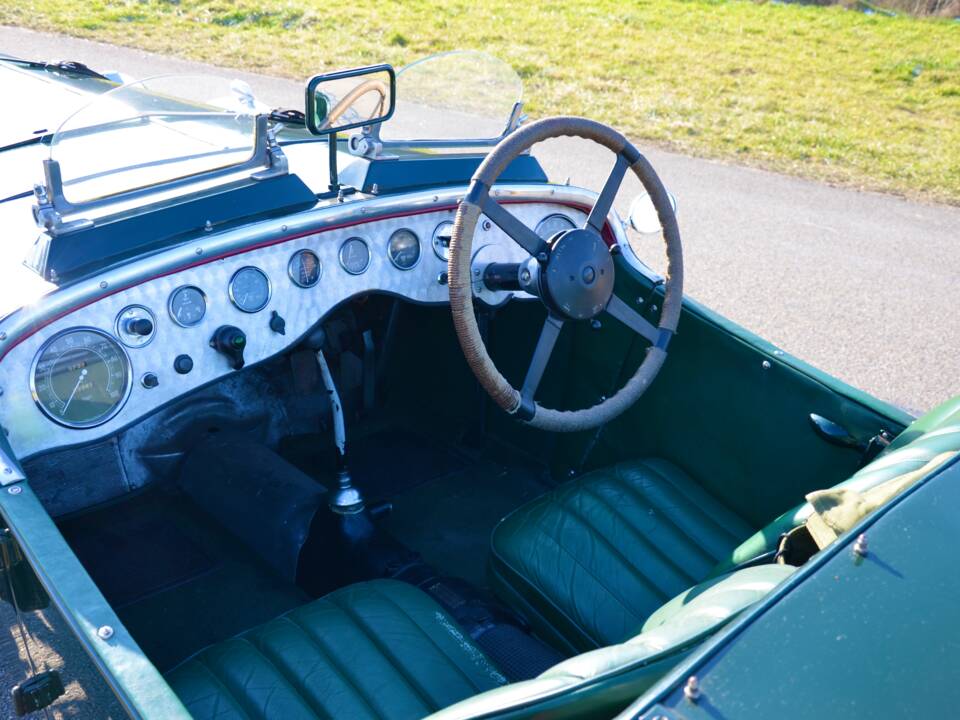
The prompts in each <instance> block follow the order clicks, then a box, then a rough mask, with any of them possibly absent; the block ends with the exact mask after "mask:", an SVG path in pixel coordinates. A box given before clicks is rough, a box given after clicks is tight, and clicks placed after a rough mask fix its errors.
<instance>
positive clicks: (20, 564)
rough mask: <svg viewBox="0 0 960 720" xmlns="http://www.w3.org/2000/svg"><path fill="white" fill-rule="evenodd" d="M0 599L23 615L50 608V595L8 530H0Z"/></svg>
mask: <svg viewBox="0 0 960 720" xmlns="http://www.w3.org/2000/svg"><path fill="white" fill-rule="evenodd" d="M0 600H3V601H4V602H7V603H9V604H11V605H13V606H14V607H15V608H16V609H17V610H18V611H22V612H30V611H33V610H43V609H44V608H46V607H48V606H49V605H50V596H49V595H47V591H46V590H44V589H43V585H41V584H40V580H39V579H37V575H36V573H35V572H33V568H32V567H30V563H28V562H27V559H26V558H25V557H24V556H23V552H21V550H20V546H19V545H17V541H16V540H14V539H13V535H12V534H11V533H10V530H9V529H8V528H4V529H3V530H0Z"/></svg>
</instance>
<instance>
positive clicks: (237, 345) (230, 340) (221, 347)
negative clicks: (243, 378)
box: [210, 325, 247, 370]
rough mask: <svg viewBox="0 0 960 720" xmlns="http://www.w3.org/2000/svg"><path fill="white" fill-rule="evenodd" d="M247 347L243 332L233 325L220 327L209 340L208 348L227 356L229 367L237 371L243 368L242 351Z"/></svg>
mask: <svg viewBox="0 0 960 720" xmlns="http://www.w3.org/2000/svg"><path fill="white" fill-rule="evenodd" d="M246 346H247V336H246V335H244V333H243V330H241V329H240V328H238V327H234V326H233V325H221V326H220V327H219V328H217V331H216V332H215V333H214V334H213V339H212V340H210V347H212V348H213V349H214V350H216V351H217V352H219V353H223V354H224V355H226V356H227V360H229V361H230V367H232V368H233V369H234V370H239V369H240V368H242V367H243V364H244V359H243V349H244V348H245V347H246Z"/></svg>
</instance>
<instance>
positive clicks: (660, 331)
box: [448, 117, 683, 432]
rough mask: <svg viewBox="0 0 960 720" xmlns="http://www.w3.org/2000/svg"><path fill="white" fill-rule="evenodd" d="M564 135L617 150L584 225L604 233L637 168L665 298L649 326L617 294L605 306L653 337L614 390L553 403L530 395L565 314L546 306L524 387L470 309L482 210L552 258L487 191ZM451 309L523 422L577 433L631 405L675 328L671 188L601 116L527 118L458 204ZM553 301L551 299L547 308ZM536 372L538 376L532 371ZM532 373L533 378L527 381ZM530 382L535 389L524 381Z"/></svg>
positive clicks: (679, 252) (488, 380)
mask: <svg viewBox="0 0 960 720" xmlns="http://www.w3.org/2000/svg"><path fill="white" fill-rule="evenodd" d="M562 136H572V137H580V138H584V139H588V140H592V141H594V142H596V143H598V144H600V145H603V146H604V147H606V148H607V149H609V150H610V151H611V152H613V153H614V154H615V155H616V157H617V160H616V163H615V165H614V169H613V171H612V173H611V174H610V176H609V177H608V179H607V181H606V183H605V184H604V187H603V190H602V191H601V192H600V195H599V196H598V198H597V202H596V204H595V205H594V208H593V209H592V210H591V212H590V213H589V215H588V218H587V222H586V225H585V226H584V228H583V230H591V229H592V230H593V232H595V233H597V234H598V235H599V234H601V233H602V231H603V227H604V225H605V223H606V221H607V217H608V215H609V213H610V210H611V208H612V206H613V201H614V198H615V196H616V192H617V190H618V189H619V187H620V184H621V183H622V181H623V177H624V175H625V173H626V170H627V169H630V170H632V171H633V172H634V174H635V175H636V176H637V178H638V179H639V180H640V182H641V183H642V184H643V187H644V188H645V189H646V191H647V193H648V194H649V195H650V198H651V200H652V202H653V206H654V208H655V209H656V211H657V215H658V216H659V218H660V225H661V227H662V229H663V239H664V244H665V246H666V256H667V270H666V277H665V282H664V301H663V307H662V309H661V313H660V320H659V324H658V325H657V326H655V327H654V326H653V325H652V324H650V323H649V322H647V321H646V320H645V319H644V318H642V317H641V316H640V314H639V313H637V312H636V311H634V310H633V309H632V308H630V307H629V306H628V304H627V303H626V302H624V301H622V300H620V299H619V298H617V296H616V295H611V296H610V299H609V303H608V305H607V306H606V308H605V309H604V310H605V312H608V313H610V314H612V315H613V316H614V317H616V318H617V319H618V320H620V321H621V322H623V323H625V324H626V325H628V326H629V327H631V328H632V329H634V330H635V331H637V332H639V333H640V334H642V335H644V337H646V338H647V339H648V340H650V342H651V346H650V348H649V349H648V351H647V355H646V357H645V358H644V360H643V362H642V363H641V364H640V366H639V367H638V368H637V371H636V372H635V373H634V375H633V377H631V378H630V379H629V380H628V381H627V382H626V384H625V385H624V386H623V387H622V388H620V390H618V391H617V393H616V394H615V395H613V396H612V397H609V398H607V399H605V400H603V401H602V402H600V403H598V404H596V405H594V406H592V407H588V408H582V409H579V410H555V409H551V408H546V407H543V406H542V405H540V404H538V403H537V402H536V401H535V400H534V399H533V394H534V393H535V392H536V386H537V385H538V384H539V380H540V377H542V374H543V371H544V369H545V368H546V362H547V360H548V359H549V355H550V351H551V350H552V348H553V345H554V343H555V342H556V339H557V336H558V335H559V329H560V327H561V326H562V324H563V322H565V320H564V319H563V318H558V317H557V316H556V315H555V314H554V313H553V312H548V316H547V321H546V323H545V324H544V327H543V329H542V331H541V334H540V339H539V340H538V342H537V348H536V349H535V350H534V358H533V361H532V362H531V367H530V369H529V370H528V373H527V378H526V380H525V381H524V392H521V391H519V390H517V389H516V388H514V387H513V386H512V385H511V384H510V383H509V382H507V380H506V378H504V377H503V375H502V374H501V373H500V371H499V370H498V369H497V367H496V365H495V364H494V363H493V360H492V359H491V358H490V355H489V354H488V353H487V349H486V347H485V345H484V343H483V339H482V337H481V335H480V329H479V327H478V325H477V320H476V317H475V315H474V306H473V278H472V273H471V270H472V268H471V261H472V254H473V253H472V250H473V237H474V232H475V231H476V228H477V222H478V220H479V218H480V215H481V214H483V215H485V216H486V217H487V218H488V219H489V220H491V221H492V222H493V223H495V224H496V225H497V226H499V227H500V229H501V230H503V231H504V232H505V233H506V234H507V235H508V236H510V237H511V239H513V240H514V241H515V242H517V244H519V245H520V246H521V247H523V248H524V249H525V250H527V251H528V252H529V253H530V254H531V256H533V257H535V258H536V257H540V258H541V259H543V258H545V257H546V258H547V259H546V260H544V263H548V262H549V252H550V247H549V246H547V245H546V243H545V242H544V241H543V240H542V239H540V238H539V237H538V236H537V235H536V234H535V233H534V232H533V230H531V229H529V228H527V227H526V226H525V225H524V224H523V223H522V222H520V221H519V220H518V219H517V218H516V216H514V215H513V214H512V213H510V212H509V211H508V210H506V209H505V208H503V207H502V206H501V205H500V204H499V203H497V201H496V200H495V199H494V198H493V196H492V195H491V188H492V186H493V185H494V183H495V182H496V181H497V178H499V177H500V174H501V173H502V172H503V171H504V170H505V169H506V168H507V166H508V165H509V164H510V163H511V162H512V161H513V160H514V159H515V158H517V157H518V156H520V155H521V154H522V153H524V152H526V151H527V150H528V149H529V148H530V147H532V146H533V145H535V144H536V143H538V142H542V141H544V140H549V139H551V138H557V137H562ZM448 278H449V291H450V310H451V313H452V315H453V324H454V328H455V329H456V333H457V338H458V339H459V341H460V347H461V348H462V350H463V353H464V356H465V357H466V360H467V364H468V365H469V366H470V369H471V370H472V371H473V373H474V375H475V376H476V377H477V380H479V382H480V384H481V385H482V386H483V388H484V389H485V390H486V391H487V393H488V394H489V395H490V397H491V398H492V399H493V400H494V402H496V403H497V405H499V406H500V407H501V408H502V409H503V410H505V411H506V412H507V413H509V414H511V415H514V416H515V417H517V418H518V419H520V420H523V421H524V422H526V423H528V424H530V425H532V426H534V427H537V428H540V429H542V430H549V431H553V432H576V431H580V430H588V429H590V428H595V427H598V426H600V425H603V424H605V423H607V422H609V421H610V420H612V419H614V418H615V417H617V416H619V415H620V414H621V413H623V412H624V411H626V410H627V409H628V408H629V407H631V406H632V405H633V404H634V403H635V402H636V401H637V400H638V399H639V398H640V396H641V395H643V393H644V392H645V391H646V390H647V388H648V387H649V386H650V383H651V382H653V379H654V378H655V377H656V375H657V373H658V372H659V371H660V368H661V367H662V366H663V363H664V361H665V360H666V357H667V346H668V344H669V342H670V339H671V338H672V336H673V334H674V333H675V332H676V329H677V323H678V322H679V319H680V310H681V305H682V301H683V248H682V243H681V240H680V229H679V227H678V225H677V218H676V214H675V213H674V210H673V206H672V203H671V202H670V198H669V195H668V193H667V191H666V189H665V188H664V187H663V183H662V182H661V181H660V178H659V177H658V176H657V173H656V172H655V171H654V169H653V167H652V166H651V165H650V163H649V162H648V161H647V159H646V158H645V157H644V156H643V155H642V154H641V153H640V151H639V150H637V149H636V148H635V147H634V146H633V145H632V144H631V143H630V142H629V141H628V140H627V139H626V138H625V137H624V136H623V135H621V134H620V133H619V132H617V131H616V130H614V129H613V128H610V127H608V126H606V125H604V124H602V123H598V122H595V121H593V120H588V119H586V118H579V117H554V118H546V119H544V120H539V121H537V122H534V123H531V124H530V125H525V126H523V127H522V128H520V129H519V130H517V131H515V132H513V133H512V134H510V135H508V136H507V137H506V138H504V139H503V140H502V141H501V142H500V143H499V144H498V145H497V146H496V148H495V149H494V150H493V151H492V152H491V153H490V154H489V155H488V156H487V157H486V158H485V159H484V161H483V162H482V163H481V164H480V167H479V168H478V169H477V172H476V173H475V174H474V176H473V179H472V180H471V183H470V190H469V192H468V193H467V196H466V197H465V198H464V200H463V201H462V202H461V203H460V206H459V208H458V209H457V215H456V218H455V220H454V227H453V231H452V233H451V239H450V258H449V261H448ZM549 309H550V306H549V305H548V311H549ZM532 375H533V376H535V377H532ZM531 378H532V380H533V382H531ZM528 386H532V391H529V387H528Z"/></svg>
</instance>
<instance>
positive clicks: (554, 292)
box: [541, 229, 614, 320]
mask: <svg viewBox="0 0 960 720" xmlns="http://www.w3.org/2000/svg"><path fill="white" fill-rule="evenodd" d="M541 277H542V278H543V289H544V290H545V292H544V293H543V297H544V300H545V301H546V302H547V303H548V304H549V306H550V309H551V310H553V311H554V312H555V313H557V314H559V315H561V316H562V317H565V318H567V319H570V320H588V319H590V318H592V317H595V316H597V315H599V314H600V313H601V312H603V310H604V308H606V306H607V303H608V302H609V301H610V296H611V295H612V294H613V278H614V267H613V257H612V256H611V255H610V250H609V248H608V247H607V244H606V243H605V242H604V241H603V239H602V238H601V237H600V235H599V234H598V233H596V232H593V231H591V230H581V229H578V230H568V231H566V232H565V233H563V234H562V235H560V237H558V238H557V240H556V241H555V242H554V244H553V247H552V248H551V249H550V255H549V257H548V259H547V265H546V268H545V272H544V273H543V274H542V276H541Z"/></svg>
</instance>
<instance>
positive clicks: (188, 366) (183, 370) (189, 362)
mask: <svg viewBox="0 0 960 720" xmlns="http://www.w3.org/2000/svg"><path fill="white" fill-rule="evenodd" d="M173 369H174V370H176V371H177V373H178V374H180V375H186V374H187V373H188V372H190V371H191V370H193V358H192V357H190V356H189V355H177V357H176V358H174V361H173Z"/></svg>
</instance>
